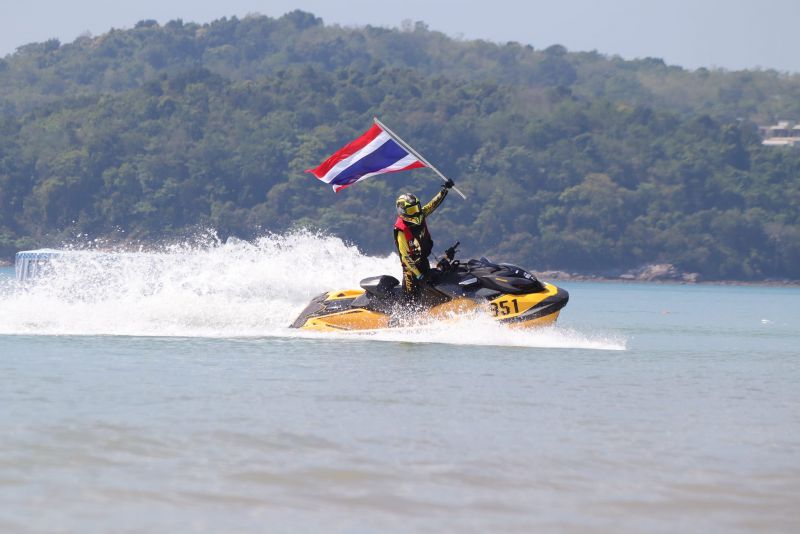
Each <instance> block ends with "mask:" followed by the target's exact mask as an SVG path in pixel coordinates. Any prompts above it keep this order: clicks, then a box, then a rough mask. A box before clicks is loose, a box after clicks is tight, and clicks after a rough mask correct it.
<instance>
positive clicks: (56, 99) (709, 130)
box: [0, 11, 800, 279]
mask: <svg viewBox="0 0 800 534" xmlns="http://www.w3.org/2000/svg"><path fill="white" fill-rule="evenodd" d="M373 115H377V116H380V117H381V118H382V119H384V121H385V122H387V123H388V124H389V125H390V126H392V127H393V129H395V130H396V131H397V132H398V133H400V134H401V135H403V136H404V137H405V138H406V139H407V140H409V141H411V142H412V143H413V144H414V146H415V147H417V148H419V149H420V150H421V151H423V153H424V154H425V155H426V156H428V157H429V158H430V159H431V160H433V161H434V163H436V164H437V166H439V167H440V168H441V169H442V170H443V171H444V172H445V173H446V174H448V175H451V176H452V177H453V178H454V179H456V181H457V182H458V184H459V186H462V187H463V189H464V190H465V191H466V192H467V194H468V197H469V198H468V200H467V201H462V200H461V199H460V198H456V197H453V198H451V199H448V200H447V202H446V203H445V204H444V205H443V206H442V207H441V208H440V210H439V211H437V213H436V214H435V216H434V219H433V220H432V226H433V231H434V235H435V237H436V239H437V243H438V245H441V246H444V245H446V244H449V242H450V241H454V240H455V239H460V240H461V241H462V243H463V244H464V245H463V248H464V249H465V252H467V253H475V254H486V255H489V256H493V257H494V258H495V259H497V260H505V261H514V262H517V263H521V264H525V265H527V266H529V267H532V268H536V269H545V268H559V269H569V270H577V271H583V272H600V273H602V272H613V271H621V270H626V269H629V268H634V267H636V266H639V265H642V264H646V263H654V262H669V263H674V264H676V265H677V266H678V267H679V268H680V269H683V270H686V271H697V272H700V273H701V274H702V275H703V276H704V277H706V278H725V279H761V278H766V277H785V278H794V279H800V213H799V212H800V150H793V149H786V148H780V147H764V146H762V145H761V144H760V138H759V137H758V133H757V129H756V123H758V122H770V121H774V120H776V119H784V118H785V119H800V76H797V75H788V74H782V73H777V72H774V71H743V72H726V71H722V70H705V69H700V70H696V71H688V70H684V69H681V68H679V67H674V66H667V65H665V64H664V63H663V62H662V61H660V60H658V59H645V60H637V61H624V60H622V59H620V58H608V57H605V56H603V55H600V54H598V53H595V52H589V53H572V52H568V51H566V50H565V49H564V48H563V47H561V46H558V45H553V46H549V47H548V48H545V49H543V50H539V49H534V48H532V47H530V46H524V45H520V44H516V43H508V44H492V43H487V42H484V41H463V40H454V39H451V38H448V37H446V36H445V35H442V34H441V33H438V32H433V31H429V30H428V29H427V28H426V27H425V26H424V25H423V24H421V23H416V24H409V25H408V26H407V27H405V28H403V29H401V30H389V29H383V28H372V27H366V28H360V29H343V28H340V27H336V26H325V25H323V23H322V21H321V20H320V19H318V18H316V17H314V16H313V15H311V14H308V13H303V12H300V11H295V12H292V13H289V14H287V15H285V16H283V17H281V18H278V19H273V18H269V17H256V16H254V17H248V18H245V19H236V18H233V19H222V20H218V21H215V22H213V23H210V24H204V25H198V24H189V23H184V22H181V21H172V22H169V23H167V24H165V25H163V26H162V25H159V24H157V23H155V22H153V21H142V22H140V23H138V24H137V25H136V26H135V27H134V28H133V29H130V30H112V31H110V32H109V33H107V34H104V35H101V36H98V37H81V38H79V39H77V40H76V41H74V42H73V43H69V44H61V43H59V42H58V41H56V40H51V41H47V42H45V43H39V44H30V45H26V46H24V47H21V48H20V49H18V50H17V52H16V53H15V54H12V55H9V56H6V57H5V58H3V59H0V251H2V253H3V254H4V255H6V256H8V255H10V254H12V253H13V251H14V250H16V249H18V248H23V247H28V246H39V245H43V244H57V242H58V241H60V240H62V239H65V238H69V237H70V236H73V235H75V234H78V233H80V234H88V235H90V236H117V237H118V236H120V235H124V236H125V239H143V240H158V239H162V238H171V237H178V236H182V235H185V234H186V233H187V232H191V231H194V230H195V229H197V228H214V229H216V230H217V231H218V232H219V233H220V234H221V235H222V236H223V237H225V236H228V235H236V236H240V237H244V238H247V237H252V236H253V235H257V234H258V233H261V232H264V231H278V232H280V231H285V230H287V229H291V228H298V227H310V228H322V229H325V230H328V231H330V232H332V233H335V234H337V235H340V236H342V237H344V238H346V239H348V240H350V241H352V242H354V243H356V244H358V245H359V246H360V247H361V248H362V249H364V250H365V251H367V252H371V253H375V252H384V253H385V252H389V251H390V250H391V249H392V245H391V225H392V222H393V220H394V198H395V196H396V195H397V194H398V193H399V192H400V191H402V190H405V189H412V190H413V191H415V192H417V193H419V194H421V196H430V195H432V194H433V193H434V192H435V191H436V189H437V187H438V183H437V179H436V178H435V177H434V176H433V174H432V173H430V171H425V170H423V171H413V172H409V173H400V174H395V175H390V176H388V177H381V178H375V179H371V180H368V181H366V182H363V183H360V184H358V185H357V186H355V187H353V188H350V189H348V190H345V191H343V192H341V193H339V194H336V195H334V194H333V193H332V192H331V190H330V188H329V187H327V186H325V185H324V184H321V183H319V182H318V181H317V180H315V179H314V178H313V177H312V176H311V175H309V174H305V173H303V170H304V169H306V168H309V167H313V166H315V165H316V164H318V163H319V162H320V161H321V160H322V159H324V158H325V157H327V155H328V154H329V153H330V152H331V151H332V150H335V149H336V148H338V147H339V146H341V145H342V144H343V143H345V142H347V141H349V140H350V139H351V138H353V137H355V136H356V135H358V134H360V133H361V132H363V131H364V130H365V129H366V128H367V127H368V126H369V124H370V121H371V118H372V116H373ZM437 248H438V247H437Z"/></svg>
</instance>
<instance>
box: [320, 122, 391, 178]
mask: <svg viewBox="0 0 800 534" xmlns="http://www.w3.org/2000/svg"><path fill="white" fill-rule="evenodd" d="M382 132H383V130H382V129H381V127H380V126H378V125H377V124H373V125H372V127H371V128H370V129H369V130H367V131H366V132H364V133H363V134H362V135H361V137H359V138H358V139H355V140H353V141H350V142H349V143H348V144H346V145H345V146H343V147H342V148H340V149H339V150H337V151H336V152H334V153H333V155H331V157H329V158H328V159H326V160H325V161H323V162H322V163H321V164H320V165H319V167H317V168H316V169H306V172H310V173H312V174H313V175H314V176H316V177H317V178H320V179H321V178H322V177H323V176H325V175H326V174H327V173H328V171H329V170H331V167H333V166H334V165H336V164H337V163H339V162H340V161H342V160H343V159H346V158H349V157H350V156H352V155H353V154H355V153H356V152H358V151H359V150H361V149H362V148H364V147H365V146H367V145H368V144H369V143H370V142H371V141H372V140H373V139H375V138H376V137H378V136H379V135H380V134H381V133H382Z"/></svg>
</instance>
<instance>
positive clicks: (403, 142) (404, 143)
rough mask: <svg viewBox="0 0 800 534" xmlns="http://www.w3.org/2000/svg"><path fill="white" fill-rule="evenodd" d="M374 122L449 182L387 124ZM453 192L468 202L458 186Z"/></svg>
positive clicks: (454, 187)
mask: <svg viewBox="0 0 800 534" xmlns="http://www.w3.org/2000/svg"><path fill="white" fill-rule="evenodd" d="M372 120H373V121H374V122H375V124H377V125H378V126H380V127H381V128H383V131H385V132H386V133H387V134H389V137H391V138H392V139H394V140H395V142H396V143H397V144H398V145H400V146H401V147H403V148H404V149H406V150H407V151H408V152H410V153H411V154H412V155H413V156H414V157H415V158H417V159H418V160H420V161H421V162H422V163H424V164H425V166H426V167H429V168H430V169H431V170H432V171H433V172H435V173H436V174H438V175H439V178H441V179H442V180H444V181H445V182H446V181H447V180H448V179H447V177H446V176H445V175H444V174H442V173H441V171H439V169H437V168H436V167H434V166H433V165H431V164H430V163H429V162H428V160H426V159H425V158H423V157H422V155H421V154H420V153H419V152H417V151H416V150H414V149H413V148H411V146H410V145H409V144H408V143H406V142H405V141H403V140H402V139H400V137H399V136H398V135H397V134H396V133H394V132H393V131H391V130H390V129H389V127H388V126H386V125H385V124H383V123H382V122H381V121H379V120H378V117H373V118H372ZM453 191H455V192H456V193H458V194H459V195H461V198H463V199H464V200H466V199H467V197H466V196H464V193H462V192H461V191H459V190H458V188H457V187H456V186H453Z"/></svg>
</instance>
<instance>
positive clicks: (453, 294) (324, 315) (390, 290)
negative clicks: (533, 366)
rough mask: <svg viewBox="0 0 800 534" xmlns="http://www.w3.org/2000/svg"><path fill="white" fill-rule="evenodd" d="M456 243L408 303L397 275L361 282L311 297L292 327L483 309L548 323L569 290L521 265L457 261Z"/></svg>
mask: <svg viewBox="0 0 800 534" xmlns="http://www.w3.org/2000/svg"><path fill="white" fill-rule="evenodd" d="M458 245H459V243H456V244H455V245H453V246H452V247H450V248H449V249H447V250H446V252H445V255H444V257H443V258H442V259H441V260H440V261H439V262H438V264H437V266H436V268H433V269H431V270H430V273H429V275H428V277H427V278H428V280H429V282H427V283H425V284H423V287H422V290H421V292H420V295H419V297H418V298H416V299H414V300H413V301H409V300H408V299H407V298H406V297H405V295H404V292H403V288H402V287H401V286H400V282H399V281H398V280H397V278H395V277H393V276H389V275H383V276H373V277H370V278H365V279H364V280H361V283H360V285H361V289H344V290H340V291H328V292H325V293H322V294H321V295H318V296H317V297H315V298H314V299H313V300H312V301H311V303H310V304H309V305H308V306H307V307H306V308H305V309H304V310H303V311H302V312H301V313H300V315H299V316H298V317H297V319H295V321H294V322H293V323H292V325H291V327H292V328H302V329H306V330H317V331H341V330H374V329H380V328H391V327H398V326H408V325H411V324H419V323H420V322H425V321H429V320H430V321H436V320H446V319H448V318H450V317H453V316H454V315H457V314H463V313H471V312H474V311H482V312H485V313H487V314H488V315H489V316H490V317H493V318H494V319H495V320H497V321H498V322H499V323H503V324H506V325H509V326H513V327H523V328H525V327H536V326H544V325H552V324H554V323H555V321H556V319H557V318H558V314H559V313H560V311H561V309H562V308H563V307H564V306H566V305H567V301H569V294H568V293H567V292H566V291H565V290H563V289H561V288H559V287H556V286H554V285H552V284H548V283H542V282H540V281H539V280H537V278H536V276H534V275H533V274H531V273H530V272H528V271H526V270H525V269H523V268H521V267H518V266H516V265H512V264H510V263H493V262H491V261H489V260H488V259H486V258H480V259H478V260H475V259H472V260H468V261H465V262H461V261H459V260H457V259H454V258H455V254H456V252H457V248H458Z"/></svg>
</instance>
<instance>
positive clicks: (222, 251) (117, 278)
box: [0, 231, 625, 350]
mask: <svg viewBox="0 0 800 534" xmlns="http://www.w3.org/2000/svg"><path fill="white" fill-rule="evenodd" d="M87 246H88V245H87ZM109 252H110V253H109ZM50 267H51V270H50V272H49V273H48V275H47V276H45V277H42V278H40V279H36V280H33V281H27V282H25V283H18V282H17V281H16V280H3V281H0V310H2V313H0V334H5V335H78V336H94V335H119V336H161V337H171V336H178V337H225V338H232V337H295V338H309V337H313V338H320V339H364V340H378V341H404V342H413V343H447V344H459V345H499V346H519V347H554V348H561V347H563V348H587V349H605V350H624V348H625V343H624V340H623V341H620V340H617V339H614V338H613V337H612V338H605V337H603V336H600V337H597V336H595V337H592V336H586V335H583V334H581V333H580V332H576V331H571V330H567V329H561V328H558V327H556V328H546V329H541V330H533V331H530V330H528V331H522V330H511V329H508V328H506V327H504V326H502V325H499V324H497V323H495V322H494V321H492V320H491V319H488V318H487V317H485V316H463V317H457V318H454V319H453V320H451V321H447V322H445V323H435V324H427V325H419V326H416V327H414V328H406V329H397V330H394V329H393V330H382V331H373V332H365V333H334V334H324V335H320V334H310V333H308V332H304V331H299V330H294V329H290V328H288V325H289V324H291V322H292V321H293V320H294V318H295V317H296V316H297V314H299V313H300V311H301V310H302V309H303V308H304V307H305V306H306V304H308V302H309V300H310V299H311V298H312V297H314V296H316V295H318V294H320V293H322V292H324V291H331V290H335V289H345V288H357V287H358V283H359V281H360V280H361V279H363V278H366V277H369V276H375V275H377V274H392V275H394V276H395V277H398V276H399V274H400V272H399V271H400V269H399V260H398V259H397V256H396V255H394V254H392V255H389V256H385V257H373V256H367V255H364V254H362V253H361V252H359V251H358V249H357V248H356V247H355V246H352V245H348V244H346V243H345V242H343V241H342V240H341V239H339V238H337V237H333V236H327V235H320V234H315V233H311V232H305V231H301V232H293V233H289V234H284V235H266V236H263V237H261V238H258V239H256V240H253V241H242V240H237V239H228V240H227V241H226V242H225V243H222V242H220V241H219V240H217V239H216V238H214V237H213V236H211V237H209V238H208V239H206V240H204V241H203V242H201V243H200V244H198V243H196V242H193V243H191V244H190V243H183V244H176V245H170V246H163V247H159V248H156V249H153V250H142V251H136V252H128V251H119V250H112V251H97V250H80V248H74V247H73V249H72V250H69V251H67V252H66V253H64V254H62V255H61V256H59V257H58V258H56V259H54V260H52V261H51V265H50ZM565 311H566V312H568V309H567V310H565Z"/></svg>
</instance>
